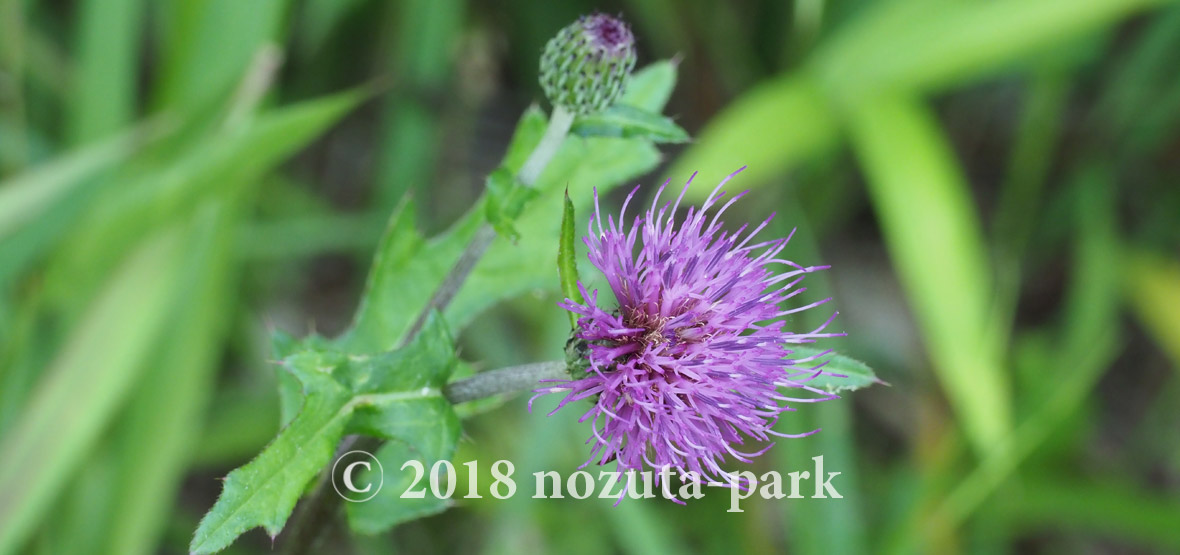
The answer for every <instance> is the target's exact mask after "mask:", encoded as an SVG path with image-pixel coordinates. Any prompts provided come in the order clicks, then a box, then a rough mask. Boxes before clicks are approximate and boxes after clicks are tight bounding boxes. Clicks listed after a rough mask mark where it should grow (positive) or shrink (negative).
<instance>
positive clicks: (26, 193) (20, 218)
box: [0, 127, 157, 240]
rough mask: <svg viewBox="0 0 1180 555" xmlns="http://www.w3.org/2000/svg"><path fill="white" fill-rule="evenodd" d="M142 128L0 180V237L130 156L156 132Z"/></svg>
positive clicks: (8, 234) (34, 218) (6, 235)
mask: <svg viewBox="0 0 1180 555" xmlns="http://www.w3.org/2000/svg"><path fill="white" fill-rule="evenodd" d="M152 129H153V128H150V127H144V128H140V129H137V130H133V131H129V132H127V133H123V134H120V135H118V136H116V137H112V138H110V139H108V140H105V141H102V142H101V143H98V144H95V145H93V146H88V147H85V148H81V149H77V150H74V151H72V152H70V153H68V154H65V155H62V156H59V157H58V158H55V159H54V160H53V161H51V162H49V163H47V164H44V165H42V166H40V167H37V168H33V169H30V170H28V171H26V172H24V173H21V174H19V175H16V176H13V177H10V178H8V179H6V180H4V181H3V182H0V240H3V239H5V238H7V237H9V236H10V235H12V234H13V233H14V232H16V231H17V230H18V229H20V228H21V227H22V226H24V225H25V224H27V223H28V222H31V221H34V220H36V219H38V218H39V217H41V215H43V214H45V212H46V211H48V210H49V209H50V208H51V207H52V206H53V205H54V203H56V202H59V201H60V200H61V199H62V198H63V197H65V196H67V195H69V194H71V193H73V192H74V191H76V190H77V189H78V188H80V187H85V186H86V184H87V183H92V182H93V180H94V178H96V177H98V176H99V175H100V174H101V173H102V172H103V171H105V170H107V169H109V168H111V167H113V166H115V165H116V164H119V163H120V162H122V161H124V160H126V159H127V158H128V157H130V156H131V155H133V154H134V153H135V152H136V150H137V149H139V148H142V147H143V146H144V143H145V142H147V141H150V140H151V139H152V137H153V136H155V135H156V134H157V133H156V132H153V131H152Z"/></svg>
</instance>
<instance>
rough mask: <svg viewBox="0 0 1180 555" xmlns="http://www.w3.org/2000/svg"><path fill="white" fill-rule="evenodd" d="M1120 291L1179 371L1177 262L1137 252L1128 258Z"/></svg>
mask: <svg viewBox="0 0 1180 555" xmlns="http://www.w3.org/2000/svg"><path fill="white" fill-rule="evenodd" d="M1123 292H1124V295H1125V296H1126V298H1127V301H1128V303H1129V304H1130V306H1131V309H1132V310H1133V311H1134V314H1135V316H1136V317H1137V318H1138V319H1139V321H1140V322H1141V323H1142V324H1143V326H1144V327H1145V328H1147V331H1148V333H1149V334H1150V335H1151V337H1152V338H1153V339H1155V342H1156V343H1157V344H1159V346H1160V348H1161V349H1163V351H1164V353H1166V354H1167V355H1168V358H1170V359H1171V360H1172V367H1173V368H1175V369H1176V370H1177V371H1178V372H1180V263H1178V262H1176V259H1175V258H1171V257H1167V256H1161V255H1159V254H1154V253H1148V252H1139V253H1134V254H1133V255H1131V256H1129V257H1128V259H1127V265H1126V267H1125V269H1124V272H1123Z"/></svg>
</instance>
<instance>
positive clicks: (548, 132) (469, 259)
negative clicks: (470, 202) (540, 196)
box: [399, 106, 574, 347]
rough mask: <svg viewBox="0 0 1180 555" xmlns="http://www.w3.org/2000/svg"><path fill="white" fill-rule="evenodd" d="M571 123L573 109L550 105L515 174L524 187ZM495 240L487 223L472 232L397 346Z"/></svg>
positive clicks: (444, 302) (444, 301) (446, 301)
mask: <svg viewBox="0 0 1180 555" xmlns="http://www.w3.org/2000/svg"><path fill="white" fill-rule="evenodd" d="M573 123H574V113H573V112H570V111H569V110H566V109H565V108H562V107H561V106H554V107H553V114H552V115H551V116H550V117H549V126H548V127H546V128H545V135H544V136H542V137H541V142H540V143H537V146H536V148H534V149H533V152H532V154H530V155H529V157H528V160H525V163H524V166H523V167H521V168H520V173H518V174H516V178H517V179H519V180H520V182H521V183H523V184H524V185H525V186H526V187H532V186H533V185H534V184H535V183H536V182H537V178H538V177H540V175H541V171H543V170H544V169H545V166H548V165H549V162H550V161H551V160H553V155H555V154H557V149H558V148H560V147H561V143H563V142H565V137H566V135H568V134H569V131H570V126H572V125H573ZM495 239H496V231H495V230H494V229H492V226H491V225H489V224H487V223H484V224H483V225H482V226H480V228H479V229H478V230H476V232H475V235H474V236H472V237H471V242H470V243H467V248H465V249H464V250H463V254H461V255H459V260H457V261H455V265H454V266H452V267H451V271H450V272H448V273H447V276H446V278H444V279H443V282H442V283H441V284H439V286H438V289H435V290H434V294H433V295H431V296H430V301H429V302H427V303H426V307H425V308H423V309H422V311H421V312H419V313H418V317H417V318H416V319H415V320H414V323H413V324H412V325H411V326H410V329H409V331H407V332H406V334H405V335H404V336H402V341H401V344H400V345H399V346H400V347H404V346H406V345H407V344H409V343H410V341H413V340H414V338H415V337H417V336H418V332H420V331H422V326H424V325H426V318H428V317H429V316H430V313H431V312H433V311H435V310H438V311H439V312H442V311H444V310H446V308H447V306H448V305H450V304H451V301H452V300H454V299H455V295H457V294H458V293H459V289H460V288H462V287H463V282H465V281H467V276H470V275H471V271H472V270H474V269H475V265H476V264H477V263H478V262H479V260H480V259H481V258H483V255H484V253H486V252H487V250H488V247H490V246H491V245H492V241H494V240H495Z"/></svg>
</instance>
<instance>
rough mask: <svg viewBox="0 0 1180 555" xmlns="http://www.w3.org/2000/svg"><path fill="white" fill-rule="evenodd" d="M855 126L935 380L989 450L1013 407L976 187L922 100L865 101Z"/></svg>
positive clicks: (979, 445)
mask: <svg viewBox="0 0 1180 555" xmlns="http://www.w3.org/2000/svg"><path fill="white" fill-rule="evenodd" d="M851 127H852V135H853V137H854V144H855V147H856V151H857V155H858V157H859V158H860V160H861V164H862V166H863V167H864V169H865V173H866V174H867V175H868V190H869V196H870V198H871V199H872V202H873V206H874V209H875V210H876V212H877V216H878V218H879V219H880V222H881V228H882V233H883V234H884V236H885V242H886V246H887V247H888V248H889V253H890V256H891V258H892V259H893V264H894V267H895V269H896V271H897V273H898V275H899V277H900V278H901V283H902V285H903V287H904V288H905V291H906V294H907V296H908V298H909V302H910V304H911V306H912V307H913V310H914V313H915V316H916V318H917V321H918V323H919V327H920V329H921V331H922V335H923V337H924V339H925V342H926V348H927V350H928V351H929V353H930V357H931V360H932V362H933V363H934V369H935V371H936V375H937V376H938V378H939V380H940V381H941V382H942V385H943V387H944V389H945V390H946V392H947V395H948V396H949V398H950V401H951V404H952V406H953V407H954V409H955V412H956V413H957V414H958V416H959V418H960V420H961V422H962V426H963V429H964V430H965V432H966V433H967V436H968V438H969V439H970V441H971V444H972V445H973V446H974V447H975V449H976V450H977V451H979V452H981V453H982V452H987V451H988V450H989V449H990V448H991V447H992V446H994V445H995V444H996V442H998V441H999V440H1000V439H1001V438H1003V437H1004V436H1005V435H1006V434H1007V433H1008V431H1009V429H1010V428H1011V402H1010V400H1009V393H1008V380H1007V376H1006V375H1005V374H1004V373H1003V367H1002V365H1001V359H1000V354H999V352H998V350H997V349H996V346H995V345H993V344H992V343H993V342H992V341H991V340H990V339H989V337H991V335H990V334H989V329H990V328H991V324H990V321H991V319H992V314H991V310H992V308H991V304H992V298H991V295H992V284H991V279H990V276H991V272H990V270H989V268H988V264H987V251H986V249H985V247H984V242H983V237H982V231H981V229H980V224H979V220H978V216H977V215H976V214H975V212H974V210H973V208H972V203H971V198H970V196H969V194H968V191H967V185H966V183H964V181H963V177H962V175H961V174H960V172H959V169H958V168H957V167H956V165H955V162H954V157H953V155H952V153H951V151H950V147H949V145H947V144H946V141H945V139H944V138H943V136H942V133H941V132H940V130H939V129H938V127H937V124H936V122H935V121H934V119H933V116H932V115H931V114H930V113H929V112H928V111H927V110H926V109H925V108H924V107H923V106H921V105H920V104H918V103H917V102H916V101H913V100H904V99H885V98H882V99H880V100H878V101H876V102H873V103H870V104H866V105H864V106H861V107H860V109H859V110H858V111H857V112H856V114H855V116H854V117H853V119H852V121H851Z"/></svg>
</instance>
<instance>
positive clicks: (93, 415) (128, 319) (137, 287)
mask: <svg viewBox="0 0 1180 555" xmlns="http://www.w3.org/2000/svg"><path fill="white" fill-rule="evenodd" d="M179 247H180V243H179V242H178V238H177V236H176V234H175V233H174V232H173V233H168V234H162V235H160V236H158V237H157V238H154V239H152V240H150V241H148V242H146V243H145V244H144V245H143V246H142V247H140V248H139V249H136V250H135V251H134V254H132V255H131V256H130V257H129V258H128V259H127V260H126V262H124V263H123V264H122V266H121V267H120V268H119V270H118V271H117V272H116V273H115V274H114V275H113V277H112V278H111V279H110V280H109V281H108V282H107V285H106V287H105V288H104V289H103V290H102V292H101V293H100V295H99V296H98V297H97V298H96V300H95V302H94V303H93V304H92V305H91V306H90V308H89V309H88V310H87V312H86V313H85V315H84V316H83V318H82V320H81V322H80V323H79V324H78V326H77V328H76V330H75V331H74V332H73V334H72V335H71V336H70V338H69V339H68V340H67V341H66V343H65V346H64V348H63V349H62V350H61V352H60V354H59V355H58V356H57V358H56V359H55V360H54V361H53V363H52V364H51V365H50V367H49V368H48V369H47V370H46V373H45V374H44V378H43V379H42V381H41V382H40V383H39V384H38V385H37V388H36V390H35V391H34V393H33V395H32V397H31V398H30V400H29V402H28V405H27V406H26V408H25V411H24V412H23V413H22V414H21V417H20V418H19V419H18V420H17V421H16V423H15V424H14V427H13V429H12V430H11V431H10V433H8V434H7V435H6V437H5V438H4V440H3V443H0V492H3V494H2V495H0V553H11V552H13V551H14V550H16V549H17V548H19V547H20V544H21V542H22V541H23V540H24V539H25V538H26V537H27V535H28V533H29V532H30V531H31V528H32V526H33V525H34V524H35V523H36V522H38V521H39V520H40V519H41V518H42V517H43V516H44V511H45V510H46V509H47V508H48V506H49V503H50V501H52V500H53V498H54V496H55V495H56V493H57V492H58V491H59V489H60V488H61V487H64V486H65V485H66V484H67V483H68V481H69V480H68V477H69V476H70V475H71V474H72V473H73V472H74V471H75V470H77V468H78V466H79V465H80V464H82V462H83V460H84V457H85V456H86V452H87V451H88V450H89V449H90V448H91V446H93V445H94V442H95V441H97V440H98V436H99V434H100V433H101V432H102V430H103V427H104V425H105V424H106V423H107V422H109V420H110V418H111V417H112V416H113V415H114V413H115V411H116V410H117V408H118V407H119V405H120V404H121V401H122V400H123V398H124V397H125V395H126V394H127V393H128V391H129V390H130V388H131V386H132V384H133V383H134V380H135V377H136V374H137V370H139V369H140V368H142V363H143V361H144V358H145V357H146V356H147V355H148V353H149V351H150V349H151V347H152V346H153V345H154V343H155V340H156V338H157V337H158V335H159V331H160V329H161V327H162V324H163V323H164V322H165V321H166V317H167V315H168V312H169V308H170V302H169V301H170V300H171V298H172V296H171V293H172V291H173V287H174V279H175V277H176V271H177V267H178V262H179V260H178V256H179V254H180V253H179V252H178V249H179ZM116 322H117V323H119V325H112V324H113V323H116Z"/></svg>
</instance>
